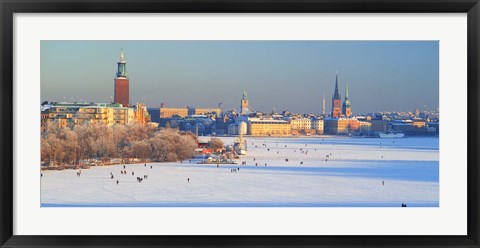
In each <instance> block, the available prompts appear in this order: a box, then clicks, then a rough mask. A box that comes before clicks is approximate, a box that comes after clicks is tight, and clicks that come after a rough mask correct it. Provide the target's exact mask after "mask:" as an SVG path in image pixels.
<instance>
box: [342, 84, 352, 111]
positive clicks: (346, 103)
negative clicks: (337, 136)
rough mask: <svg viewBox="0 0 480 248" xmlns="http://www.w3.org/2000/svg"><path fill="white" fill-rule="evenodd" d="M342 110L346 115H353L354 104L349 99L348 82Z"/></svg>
mask: <svg viewBox="0 0 480 248" xmlns="http://www.w3.org/2000/svg"><path fill="white" fill-rule="evenodd" d="M342 111H343V114H344V115H345V116H346V117H350V116H351V115H352V106H351V104H350V100H349V99H348V84H347V88H345V100H343V106H342Z"/></svg>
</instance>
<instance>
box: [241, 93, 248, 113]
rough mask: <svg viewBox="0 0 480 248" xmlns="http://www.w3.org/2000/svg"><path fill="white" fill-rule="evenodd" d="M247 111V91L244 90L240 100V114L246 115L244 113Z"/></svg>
mask: <svg viewBox="0 0 480 248" xmlns="http://www.w3.org/2000/svg"><path fill="white" fill-rule="evenodd" d="M248 111H249V110H248V98H247V92H246V91H245V90H244V91H243V96H242V100H241V101H240V114H242V115H246V114H248Z"/></svg>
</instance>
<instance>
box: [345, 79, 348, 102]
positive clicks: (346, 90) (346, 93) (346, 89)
mask: <svg viewBox="0 0 480 248" xmlns="http://www.w3.org/2000/svg"><path fill="white" fill-rule="evenodd" d="M345 100H348V83H347V87H346V88H345Z"/></svg>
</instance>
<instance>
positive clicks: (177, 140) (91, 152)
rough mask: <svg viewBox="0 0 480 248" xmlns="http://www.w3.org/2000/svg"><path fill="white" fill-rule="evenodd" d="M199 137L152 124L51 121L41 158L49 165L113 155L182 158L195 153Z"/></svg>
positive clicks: (141, 157)
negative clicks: (68, 124)
mask: <svg viewBox="0 0 480 248" xmlns="http://www.w3.org/2000/svg"><path fill="white" fill-rule="evenodd" d="M196 141H197V138H196V136H195V135H194V134H193V133H191V132H180V131H178V130H177V129H172V128H165V129H161V130H157V129H156V128H154V127H151V126H148V125H142V124H139V123H134V124H131V125H127V126H124V125H114V126H106V125H105V124H96V125H89V124H85V125H78V126H75V127H74V128H73V129H71V128H68V127H63V128H62V127H58V126H54V125H50V126H49V127H48V128H47V129H46V130H45V131H44V132H42V135H41V160H42V162H46V163H48V164H49V165H63V164H78V163H79V161H80V160H85V159H101V160H104V161H108V160H110V159H111V158H122V159H131V158H138V159H149V160H151V161H160V162H166V161H169V162H171V161H179V160H184V159H187V158H191V157H192V156H193V152H194V150H195V148H196V147H197V142H196Z"/></svg>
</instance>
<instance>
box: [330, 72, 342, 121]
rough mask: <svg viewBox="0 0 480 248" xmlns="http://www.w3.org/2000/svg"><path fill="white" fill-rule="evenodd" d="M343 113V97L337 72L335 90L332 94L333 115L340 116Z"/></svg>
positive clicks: (334, 116)
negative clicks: (341, 96)
mask: <svg viewBox="0 0 480 248" xmlns="http://www.w3.org/2000/svg"><path fill="white" fill-rule="evenodd" d="M341 115H342V109H341V98H340V94H339V93H338V74H335V92H334V93H333V96H332V117H333V118H340V116H341Z"/></svg>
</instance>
